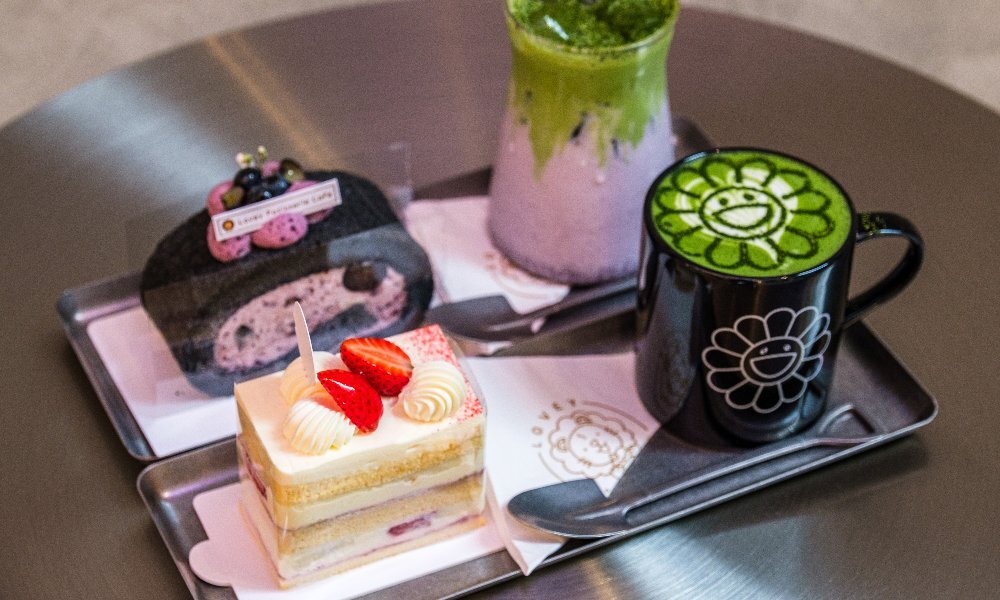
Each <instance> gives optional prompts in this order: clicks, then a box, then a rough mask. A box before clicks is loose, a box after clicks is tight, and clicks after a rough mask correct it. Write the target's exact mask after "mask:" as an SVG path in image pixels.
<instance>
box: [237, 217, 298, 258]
mask: <svg viewBox="0 0 1000 600" xmlns="http://www.w3.org/2000/svg"><path fill="white" fill-rule="evenodd" d="M308 231H309V223H308V222H307V221H306V217H305V215H301V214H298V213H284V214H280V215H278V216H276V217H274V218H272V219H271V220H270V221H268V222H267V223H264V226H263V227H261V228H260V229H258V230H257V231H254V232H253V233H251V234H250V241H252V242H253V245H254V246H258V247H260V248H268V249H270V250H277V249H278V248H286V247H288V246H291V245H292V244H294V243H295V242H297V241H299V240H301V239H302V238H304V237H305V236H306V233H308Z"/></svg>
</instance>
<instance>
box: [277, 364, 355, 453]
mask: <svg viewBox="0 0 1000 600" xmlns="http://www.w3.org/2000/svg"><path fill="white" fill-rule="evenodd" d="M313 365H314V366H315V368H316V372H317V373H319V372H320V371H326V370H328V369H343V368H344V363H343V361H341V360H340V358H338V357H337V356H335V355H333V354H330V353H329V352H316V353H314V354H313ZM278 389H279V392H280V393H281V397H282V398H283V399H284V401H285V403H286V404H288V405H290V407H289V409H288V416H287V417H285V423H284V425H283V426H282V433H283V434H284V436H285V439H287V440H288V443H289V444H291V445H292V448H295V449H296V450H297V451H299V452H302V453H304V454H322V453H323V452H326V451H327V450H329V449H331V448H339V447H340V446H343V445H344V444H346V443H347V442H349V441H351V438H353V437H354V434H355V433H357V428H356V427H355V426H354V424H353V423H351V422H350V421H349V420H348V419H347V417H345V416H344V415H343V413H341V412H339V411H336V410H333V409H330V408H327V406H324V405H323V404H321V403H320V402H317V400H320V401H323V400H326V403H325V404H327V405H328V406H332V405H333V399H332V398H331V397H330V394H329V392H327V391H326V388H324V387H323V384H321V383H320V382H319V381H315V382H310V381H309V379H308V378H307V377H306V372H305V367H304V366H303V364H302V358H301V357H300V358H296V359H295V360H293V361H292V362H291V363H290V364H289V365H288V367H286V368H285V372H284V373H282V375H281V383H280V384H279V386H278Z"/></svg>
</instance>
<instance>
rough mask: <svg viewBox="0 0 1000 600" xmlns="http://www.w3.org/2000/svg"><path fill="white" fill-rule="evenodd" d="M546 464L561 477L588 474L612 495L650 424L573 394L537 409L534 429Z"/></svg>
mask: <svg viewBox="0 0 1000 600" xmlns="http://www.w3.org/2000/svg"><path fill="white" fill-rule="evenodd" d="M531 433H532V434H533V435H534V436H535V438H536V440H537V441H536V442H535V443H534V444H532V447H534V448H537V449H538V455H539V459H540V460H541V461H542V464H544V465H545V467H546V468H547V469H548V470H549V471H551V472H552V474H553V475H555V476H556V477H557V478H559V479H560V480H562V481H571V480H574V479H580V477H586V478H588V479H593V480H594V482H595V483H596V484H597V486H598V487H599V488H601V490H602V491H603V492H604V493H605V495H607V494H609V493H610V492H611V490H612V489H613V488H614V487H615V484H616V483H618V480H619V479H621V477H622V475H624V474H625V470H626V469H628V467H629V465H630V464H631V463H632V460H633V459H635V457H636V456H638V454H639V450H640V449H641V447H642V446H641V444H640V442H639V436H640V435H641V434H646V435H643V436H642V437H643V438H645V437H648V427H647V426H646V425H644V424H642V423H640V422H639V421H637V420H636V419H634V418H632V417H630V416H629V415H627V414H625V413H624V412H622V411H620V410H618V409H616V408H614V407H613V406H608V405H607V404H602V403H600V402H593V401H587V400H583V401H579V400H577V399H575V398H569V399H567V400H565V401H562V402H558V401H557V402H553V403H552V404H551V405H550V407H549V408H547V409H546V410H542V411H540V412H539V414H538V416H537V418H536V420H535V425H534V426H533V427H532V428H531Z"/></svg>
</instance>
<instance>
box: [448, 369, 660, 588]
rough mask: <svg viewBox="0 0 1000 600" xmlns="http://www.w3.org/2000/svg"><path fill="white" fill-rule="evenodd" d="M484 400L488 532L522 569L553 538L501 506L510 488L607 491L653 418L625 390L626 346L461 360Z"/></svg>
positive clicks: (556, 540) (555, 540)
mask: <svg viewBox="0 0 1000 600" xmlns="http://www.w3.org/2000/svg"><path fill="white" fill-rule="evenodd" d="M466 364H467V365H468V367H469V369H470V370H471V371H472V374H473V375H474V376H475V379H476V381H477V382H478V385H479V387H480V389H481V391H482V394H483V398H485V399H486V410H487V420H486V464H487V470H488V472H489V475H490V481H491V483H492V485H491V490H490V496H489V499H490V503H491V506H492V507H493V512H494V514H495V515H500V516H502V518H498V519H497V530H498V532H499V533H500V536H501V537H502V538H503V540H504V544H505V545H506V547H507V550H508V551H509V552H510V554H511V556H512V557H513V558H514V560H515V561H517V564H518V565H519V566H520V567H521V570H522V571H524V573H525V574H529V573H531V571H532V570H534V569H535V567H537V566H538V565H539V564H540V563H541V562H542V561H543V560H545V558H546V557H548V556H549V555H550V554H552V553H553V552H555V551H556V550H558V549H559V547H560V546H561V545H562V544H563V542H564V541H565V540H564V539H563V538H561V537H559V536H555V535H551V534H547V533H543V532H540V531H538V530H536V529H533V528H531V527H528V526H526V525H523V524H521V523H520V522H519V521H517V520H516V519H514V518H513V517H511V516H510V514H509V513H508V512H507V510H506V508H507V503H508V502H509V501H510V499H511V498H513V497H514V496H516V495H517V494H519V493H521V492H523V491H526V490H529V489H533V488H536V487H541V486H544V485H550V484H553V483H559V482H561V481H572V480H576V479H584V478H590V479H593V480H594V481H595V483H597V485H598V487H599V488H600V489H601V491H602V492H603V493H604V494H605V495H608V494H610V493H611V491H612V490H613V489H614V487H615V485H616V484H617V483H618V480H619V479H621V477H622V475H623V474H624V473H625V470H626V469H627V468H628V467H629V465H630V464H631V463H632V460H633V459H634V458H635V457H636V456H637V455H638V454H639V451H640V450H642V448H643V446H645V444H646V442H647V441H649V438H650V437H652V435H653V434H654V433H655V432H656V430H657V428H658V427H659V424H658V423H657V422H656V420H655V419H654V418H653V417H652V416H650V414H649V413H648V412H647V411H646V409H645V408H644V407H643V405H642V403H641V402H640V400H639V395H638V393H637V392H636V390H635V384H634V367H635V355H634V354H633V353H626V354H614V355H598V356H574V357H551V356H537V357H504V358H468V359H466Z"/></svg>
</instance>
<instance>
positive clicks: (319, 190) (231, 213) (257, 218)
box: [212, 178, 343, 242]
mask: <svg viewBox="0 0 1000 600" xmlns="http://www.w3.org/2000/svg"><path fill="white" fill-rule="evenodd" d="M342 202H343V199H342V198H341V197H340V184H339V183H338V182H337V180H336V178H334V179H329V180H327V181H324V182H322V183H317V184H316V185H311V186H309V187H307V188H304V189H301V190H296V191H294V192H290V193H285V194H282V195H280V196H278V197H276V198H271V199H270V200H264V201H263V202H255V203H254V204H250V205H248V206H241V207H239V208H234V209H232V210H227V211H224V212H220V213H218V214H216V215H213V216H212V228H213V229H214V230H215V239H217V240H219V241H220V242H221V241H222V240H228V239H229V238H234V237H238V236H241V235H246V234H248V233H253V232H254V231H257V230H258V229H260V228H261V227H263V226H264V224H265V223H267V222H268V221H270V220H271V219H273V218H274V217H276V216H278V215H282V214H285V213H299V214H302V215H308V214H310V213H314V212H317V211H321V210H326V209H328V208H333V207H334V206H340V204H341V203H342Z"/></svg>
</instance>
